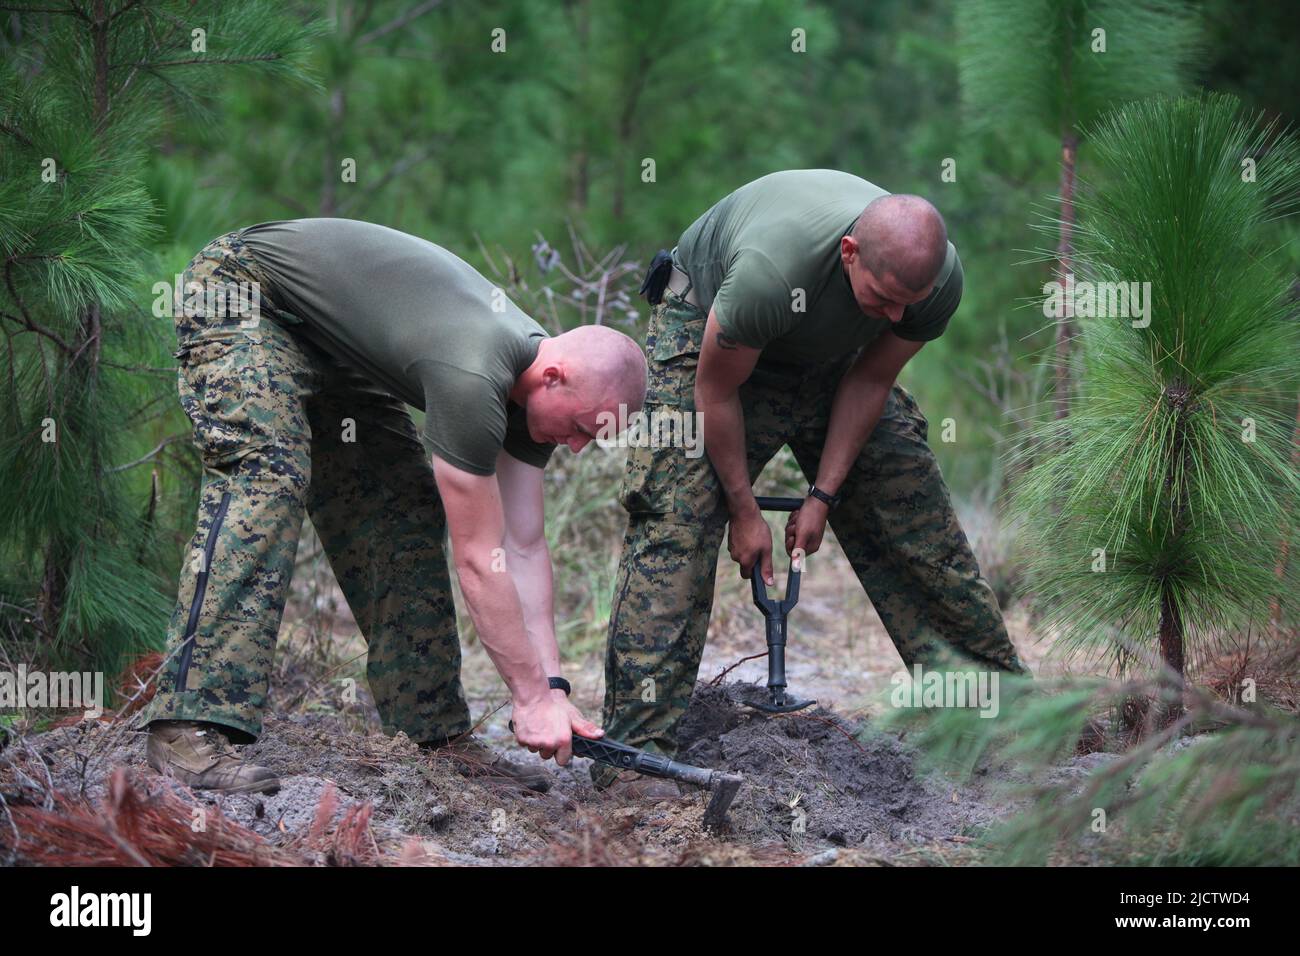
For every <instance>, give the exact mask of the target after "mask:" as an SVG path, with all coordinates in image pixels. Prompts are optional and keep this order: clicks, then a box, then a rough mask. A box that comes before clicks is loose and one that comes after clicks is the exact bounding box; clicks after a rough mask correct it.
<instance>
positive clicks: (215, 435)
mask: <svg viewBox="0 0 1300 956" xmlns="http://www.w3.org/2000/svg"><path fill="white" fill-rule="evenodd" d="M176 357H177V358H178V359H179V360H180V373H179V375H178V376H177V380H178V382H177V384H178V388H179V391H180V399H181V405H182V406H183V407H184V409H185V414H186V415H187V416H188V417H189V419H190V422H191V423H192V424H193V426H194V445H195V447H197V448H198V449H199V452H200V453H201V454H202V457H203V463H204V464H205V465H207V466H211V467H222V466H229V465H231V464H233V463H234V462H236V461H237V460H239V459H240V458H243V457H244V456H246V455H247V454H248V453H249V452H250V451H252V450H253V449H255V448H259V447H262V446H264V445H266V444H267V443H268V442H270V443H273V442H274V441H275V427H274V421H275V409H274V400H273V399H272V397H271V383H270V374H269V371H268V367H267V359H266V354H265V349H264V348H263V346H262V345H261V343H260V342H258V341H253V340H251V339H250V338H248V337H246V336H243V335H239V334H233V335H223V336H220V337H215V338H203V339H199V340H196V341H193V342H190V343H187V344H186V345H183V346H181V348H180V349H179V350H178V351H177V353H176Z"/></svg>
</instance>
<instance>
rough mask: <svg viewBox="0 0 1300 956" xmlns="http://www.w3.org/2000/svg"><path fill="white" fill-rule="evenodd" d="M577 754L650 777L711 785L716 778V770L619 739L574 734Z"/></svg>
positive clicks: (576, 755) (574, 750)
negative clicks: (601, 738)
mask: <svg viewBox="0 0 1300 956" xmlns="http://www.w3.org/2000/svg"><path fill="white" fill-rule="evenodd" d="M573 754H574V756H575V757H587V758H588V759H590V760H595V761H597V762H598V763H603V764H608V765H609V766H611V767H618V768H619V769H620V770H635V771H636V772H637V773H641V774H645V775H646V776H648V777H666V778H668V779H669V780H680V781H681V782H682V783H690V784H694V785H695V786H697V787H707V786H709V784H710V782H711V781H712V779H713V771H712V770H705V769H703V768H702V767H692V766H690V765H689V764H684V763H678V762H677V761H676V760H669V759H668V758H667V757H664V756H662V755H660V754H651V753H646V752H645V751H644V750H638V749H637V748H635V747H629V746H628V745H627V744H621V743H619V742H618V741H617V740H592V739H590V738H589V737H579V736H578V735H576V734H575V735H574V737H573Z"/></svg>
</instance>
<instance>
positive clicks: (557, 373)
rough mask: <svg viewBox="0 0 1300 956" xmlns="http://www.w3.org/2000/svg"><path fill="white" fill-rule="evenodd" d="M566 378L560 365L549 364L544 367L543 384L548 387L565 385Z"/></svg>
mask: <svg viewBox="0 0 1300 956" xmlns="http://www.w3.org/2000/svg"><path fill="white" fill-rule="evenodd" d="M564 380H565V375H564V369H563V368H562V367H560V366H559V365H548V366H546V368H544V369H542V385H544V386H545V387H546V388H553V387H554V386H556V385H563V384H564Z"/></svg>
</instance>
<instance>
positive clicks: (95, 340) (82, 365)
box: [38, 0, 111, 638]
mask: <svg viewBox="0 0 1300 956" xmlns="http://www.w3.org/2000/svg"><path fill="white" fill-rule="evenodd" d="M110 23H111V18H110V15H109V10H108V3H107V0H95V2H94V3H93V4H92V5H91V15H90V23H89V27H90V46H91V68H92V70H93V74H92V76H91V108H92V111H93V112H92V114H91V119H92V120H93V124H94V130H95V136H96V138H97V139H100V140H102V138H103V135H104V132H105V130H106V127H107V124H108V111H109V93H108V84H109V42H108V41H109V28H110ZM78 319H79V322H78V329H77V335H76V338H75V339H73V341H72V342H71V343H70V344H71V346H72V349H71V350H70V352H69V353H68V354H65V355H62V356H60V359H59V361H62V362H64V363H66V366H65V368H64V369H63V370H62V371H63V374H64V375H65V376H66V380H67V382H68V386H69V387H68V388H67V389H66V390H65V392H64V398H63V402H62V405H61V407H60V408H59V409H58V412H60V413H64V414H62V416H61V417H62V420H61V421H59V422H58V440H59V442H60V443H62V442H73V443H80V442H83V441H84V442H85V445H86V447H89V448H90V449H91V450H92V452H93V451H94V450H95V449H97V448H98V445H99V443H98V442H97V441H95V439H94V438H93V436H84V437H83V436H82V435H81V434H80V433H79V428H80V427H82V426H81V423H82V422H83V421H84V419H85V416H82V415H68V414H66V412H67V411H68V410H69V406H70V405H71V404H72V403H86V404H89V403H92V402H93V401H94V395H95V388H96V385H97V383H98V380H99V358H100V348H101V344H102V342H101V335H102V329H103V317H102V315H101V311H100V304H99V303H98V302H89V303H87V304H86V305H85V306H84V307H82V309H81V313H80V315H79V316H78ZM86 464H87V467H89V468H90V469H91V470H92V471H93V472H94V474H96V475H98V474H99V472H100V469H101V467H102V465H103V463H102V462H101V461H100V460H99V457H98V455H97V454H92V455H91V457H90V458H89V459H88V460H87V462H86ZM98 511H99V509H98V508H96V507H94V503H93V502H87V508H86V515H85V520H87V521H94V520H95V515H96V513H97V512H98ZM84 546H85V545H84V544H83V543H82V542H81V541H77V540H70V539H68V538H67V537H63V536H59V535H56V536H54V537H53V538H52V540H51V541H50V542H49V544H48V546H47V547H46V549H45V567H44V570H43V572H42V575H41V595H40V600H39V606H38V611H39V615H40V618H41V623H42V624H43V626H44V627H45V629H46V633H47V634H48V635H49V636H50V637H51V638H56V637H57V636H58V635H59V631H60V621H61V620H62V617H63V609H64V604H65V599H66V596H67V586H68V578H69V575H70V572H71V569H72V567H73V565H74V564H75V563H76V560H77V555H78V552H79V551H80V549H81V548H83V547H84Z"/></svg>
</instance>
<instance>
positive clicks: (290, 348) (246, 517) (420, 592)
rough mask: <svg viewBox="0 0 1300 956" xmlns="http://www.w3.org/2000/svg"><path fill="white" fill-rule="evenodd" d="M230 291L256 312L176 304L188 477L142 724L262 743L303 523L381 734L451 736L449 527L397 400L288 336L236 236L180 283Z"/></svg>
mask: <svg viewBox="0 0 1300 956" xmlns="http://www.w3.org/2000/svg"><path fill="white" fill-rule="evenodd" d="M241 283H242V284H244V287H247V285H248V284H251V283H256V288H258V289H259V290H261V294H262V298H261V310H260V312H261V314H260V315H258V314H250V313H249V311H247V310H245V311H240V310H237V309H231V308H230V307H229V305H230V297H229V296H227V297H226V299H225V300H224V302H223V300H222V299H219V298H215V297H213V296H211V295H209V296H208V297H206V298H204V297H202V296H199V297H198V298H197V299H196V301H195V302H194V303H191V304H192V305H193V306H194V307H192V308H188V309H186V308H178V309H177V310H176V312H177V315H176V333H177V340H178V343H179V346H180V348H179V349H178V351H177V352H176V357H177V359H178V361H179V374H178V385H179V390H180V399H181V404H182V406H184V409H185V413H186V415H188V416H189V419H190V422H191V423H192V425H193V429H194V444H195V445H196V446H197V447H198V449H199V452H200V454H201V456H202V462H203V483H202V492H201V496H200V500H199V511H198V522H197V524H198V528H197V530H196V531H195V533H194V537H193V539H192V540H191V542H190V545H189V549H188V551H187V552H186V557H185V562H184V565H183V568H182V572H181V578H180V586H179V588H178V594H177V600H176V608H175V611H174V612H173V614H172V619H171V624H170V627H169V629H168V635H167V652H168V659H167V666H166V669H165V670H164V671H163V672H162V673H161V674H160V675H159V678H158V682H159V683H158V690H157V693H156V695H155V697H154V699H153V701H152V702H151V704H150V705H149V707H148V708H147V709H146V711H145V713H144V714H143V716H142V721H143V722H145V723H147V722H149V721H152V720H160V719H171V720H178V719H179V720H203V721H211V722H213V723H217V724H221V725H223V726H224V727H226V728H228V729H230V730H233V731H235V734H234V735H233V736H234V738H235V739H239V740H243V739H248V738H252V737H256V736H257V735H258V734H259V733H260V731H261V726H262V714H263V711H264V710H265V708H266V704H267V692H268V686H269V683H270V677H271V667H272V659H273V655H274V651H275V644H276V636H277V633H278V632H279V628H280V620H281V617H282V615H283V613H284V605H285V600H286V598H287V596H288V590H289V583H290V580H291V578H292V576H293V570H294V560H295V555H296V552H297V548H298V538H299V534H300V532H301V529H302V523H303V517H304V515H310V516H311V520H312V524H313V525H314V527H315V528H316V531H317V533H318V534H319V536H320V539H321V542H322V544H323V546H324V548H325V552H326V554H327V555H328V557H329V561H330V565H331V566H332V567H333V570H334V574H335V577H337V579H338V582H339V586H340V587H341V588H342V590H343V594H344V596H345V597H346V598H347V602H348V605H349V606H350V607H351V609H352V613H353V615H354V616H355V617H356V621H357V625H358V627H359V628H360V630H361V633H362V635H363V636H364V638H365V640H366V643H367V652H368V653H367V664H366V677H367V680H368V682H369V685H370V690H371V693H372V694H373V695H374V699H375V704H376V706H377V709H378V711H379V716H380V719H381V721H382V724H383V728H384V731H385V732H386V733H389V734H393V733H396V732H397V731H399V730H400V731H404V732H405V733H406V734H407V735H408V736H409V737H410V738H411V739H413V740H416V741H419V742H424V741H430V742H442V741H445V740H446V738H448V737H450V736H454V735H456V734H460V733H464V732H465V731H467V730H468V729H469V727H470V719H469V709H468V707H467V705H466V703H465V698H464V693H463V690H462V688H461V682H460V643H459V640H458V638H457V633H456V619H455V610H454V606H453V603H452V596H451V582H450V575H449V572H448V568H447V561H446V557H445V555H444V549H443V535H444V529H445V526H446V520H445V515H444V512H443V508H442V504H441V501H440V499H439V497H438V491H437V487H436V485H435V483H434V477H433V469H432V466H431V464H430V462H429V461H428V460H427V459H426V458H425V456H424V452H423V450H422V447H421V445H420V441H419V439H418V437H417V434H416V430H415V426H414V423H413V422H412V421H411V418H410V416H409V414H408V413H407V411H406V409H405V407H404V406H403V405H402V404H401V402H399V401H398V400H397V399H395V398H393V397H392V396H391V395H389V394H387V393H385V392H383V391H381V390H379V389H378V388H376V387H375V386H374V385H372V384H371V383H370V382H369V381H368V380H366V379H365V378H363V377H362V376H360V375H358V374H356V373H355V372H352V371H350V370H349V369H347V368H345V367H344V366H342V365H341V364H339V363H338V362H336V361H334V360H333V359H332V358H330V357H329V356H328V355H327V354H326V353H325V352H323V351H322V350H320V349H319V348H317V347H315V346H314V345H312V344H311V343H310V342H308V341H307V340H306V339H304V338H302V337H301V336H299V335H298V334H296V333H295V332H294V331H292V324H293V323H294V322H296V319H295V318H294V317H293V316H291V315H288V314H287V313H284V312H280V311H278V310H275V309H274V306H273V305H272V304H271V303H270V302H269V299H268V297H267V295H266V289H267V284H266V282H265V281H264V277H263V275H262V273H261V271H260V269H259V267H258V265H257V262H256V260H255V259H254V258H253V257H252V255H251V253H250V252H249V251H248V250H247V249H246V248H245V247H244V245H243V243H242V242H241V241H240V240H239V238H238V235H237V234H234V233H232V234H230V235H226V236H223V237H221V238H219V239H216V240H214V241H213V242H211V243H209V244H208V245H207V246H206V247H205V248H204V249H203V251H201V252H200V253H199V254H198V255H197V256H195V257H194V259H193V261H191V262H190V264H189V267H188V268H187V269H186V270H185V273H184V276H183V287H184V289H186V290H190V289H208V290H211V289H213V288H219V289H225V290H227V291H228V290H230V289H233V288H234V287H237V286H239V285H240V284H241ZM241 301H242V300H241ZM178 304H181V303H178ZM243 304H245V305H246V304H247V303H246V302H243ZM267 313H274V314H275V315H276V316H277V320H273V319H271V318H269V317H268V315H267ZM245 735H246V736H245Z"/></svg>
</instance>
